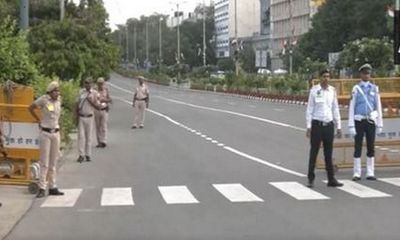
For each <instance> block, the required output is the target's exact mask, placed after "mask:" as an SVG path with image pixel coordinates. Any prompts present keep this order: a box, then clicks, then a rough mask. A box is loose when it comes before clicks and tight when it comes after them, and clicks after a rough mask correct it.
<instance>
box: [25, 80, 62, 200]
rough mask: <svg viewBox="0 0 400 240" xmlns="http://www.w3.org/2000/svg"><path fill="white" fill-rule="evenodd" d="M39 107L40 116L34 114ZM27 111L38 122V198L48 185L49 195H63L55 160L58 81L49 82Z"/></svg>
mask: <svg viewBox="0 0 400 240" xmlns="http://www.w3.org/2000/svg"><path fill="white" fill-rule="evenodd" d="M37 108H38V109H40V111H41V116H42V118H41V119H40V118H39V116H38V115H37V114H36V112H35V109H37ZM29 111H30V113H31V114H32V116H33V117H34V118H35V119H36V121H37V122H38V123H39V129H40V134H39V148H40V161H39V164H40V176H39V192H38V194H37V197H38V198H42V197H44V196H45V195H46V189H47V186H49V195H64V193H63V192H61V191H59V190H58V188H57V184H56V182H57V181H56V180H57V177H56V176H57V162H58V159H59V157H60V154H59V152H60V125H59V118H60V115H61V97H60V89H59V83H58V82H56V81H54V82H51V83H50V84H49V85H48V87H47V92H46V94H45V95H43V96H41V97H40V98H38V99H37V100H36V101H34V102H33V103H32V104H31V105H30V106H29Z"/></svg>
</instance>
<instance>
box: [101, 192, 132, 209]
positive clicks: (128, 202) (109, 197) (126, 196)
mask: <svg viewBox="0 0 400 240" xmlns="http://www.w3.org/2000/svg"><path fill="white" fill-rule="evenodd" d="M132 192H133V190H132V188H103V193H102V195H101V206H133V205H134V202H133V198H132Z"/></svg>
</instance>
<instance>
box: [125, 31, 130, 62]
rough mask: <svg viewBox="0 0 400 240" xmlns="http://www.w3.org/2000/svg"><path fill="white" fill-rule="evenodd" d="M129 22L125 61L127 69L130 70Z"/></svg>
mask: <svg viewBox="0 0 400 240" xmlns="http://www.w3.org/2000/svg"><path fill="white" fill-rule="evenodd" d="M128 26H129V25H128V24H126V29H125V30H126V59H125V63H126V69H127V70H128V63H129V28H128Z"/></svg>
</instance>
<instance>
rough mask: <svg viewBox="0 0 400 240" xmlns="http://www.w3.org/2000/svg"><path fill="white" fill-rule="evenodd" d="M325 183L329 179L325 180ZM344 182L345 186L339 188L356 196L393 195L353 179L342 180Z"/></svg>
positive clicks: (377, 196)
mask: <svg viewBox="0 0 400 240" xmlns="http://www.w3.org/2000/svg"><path fill="white" fill-rule="evenodd" d="M324 182H325V183H326V182H327V181H324ZM340 182H342V183H343V187H339V188H338V189H340V190H342V191H345V192H347V193H350V194H352V195H354V196H357V197H360V198H379V197H391V196H392V195H389V194H387V193H384V192H381V191H378V190H375V189H372V188H370V187H367V186H364V185H361V184H358V183H356V182H354V181H352V180H340Z"/></svg>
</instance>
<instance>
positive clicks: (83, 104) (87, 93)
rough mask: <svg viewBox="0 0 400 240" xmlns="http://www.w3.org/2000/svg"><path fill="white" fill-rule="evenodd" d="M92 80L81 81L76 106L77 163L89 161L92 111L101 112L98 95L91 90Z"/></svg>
mask: <svg viewBox="0 0 400 240" xmlns="http://www.w3.org/2000/svg"><path fill="white" fill-rule="evenodd" d="M91 81H92V79H91V78H86V79H85V80H84V81H83V88H82V89H81V90H80V91H79V96H78V97H79V99H78V101H77V106H76V116H77V118H78V149H79V157H78V160H77V161H78V162H80V163H82V162H83V161H84V160H85V159H86V161H88V162H89V161H91V158H90V157H91V155H92V149H91V144H92V130H93V124H94V123H93V116H94V110H95V109H98V110H101V105H100V102H99V101H98V93H97V91H96V90H94V89H93V88H92V85H91V84H92V83H91Z"/></svg>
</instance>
